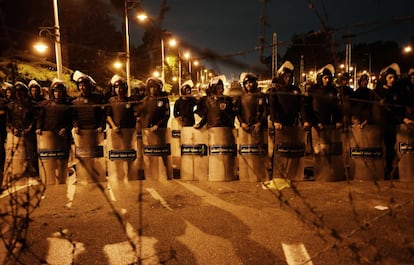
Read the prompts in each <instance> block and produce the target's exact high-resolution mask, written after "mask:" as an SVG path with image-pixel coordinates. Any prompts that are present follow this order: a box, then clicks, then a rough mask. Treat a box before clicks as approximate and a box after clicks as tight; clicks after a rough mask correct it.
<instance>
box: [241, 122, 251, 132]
mask: <svg viewBox="0 0 414 265" xmlns="http://www.w3.org/2000/svg"><path fill="white" fill-rule="evenodd" d="M241 127H242V129H243V130H245V131H246V132H248V131H250V127H249V125H248V124H247V123H245V122H242V124H241Z"/></svg>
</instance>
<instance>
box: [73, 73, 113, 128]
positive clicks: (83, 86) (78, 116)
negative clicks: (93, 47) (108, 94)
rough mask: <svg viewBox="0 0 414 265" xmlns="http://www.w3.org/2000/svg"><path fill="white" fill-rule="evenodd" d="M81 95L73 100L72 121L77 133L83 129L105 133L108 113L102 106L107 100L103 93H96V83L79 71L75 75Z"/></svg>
mask: <svg viewBox="0 0 414 265" xmlns="http://www.w3.org/2000/svg"><path fill="white" fill-rule="evenodd" d="M73 79H74V81H75V82H76V84H77V88H78V90H79V91H80V95H79V96H78V97H76V98H75V99H73V101H72V104H73V105H74V108H73V113H72V120H73V127H74V129H75V133H77V134H78V133H79V130H81V129H95V130H96V132H98V133H100V132H103V130H104V129H105V124H106V111H105V108H104V106H103V105H102V104H104V103H105V98H104V96H103V95H102V94H101V93H97V92H95V91H94V87H95V82H94V80H93V79H92V78H91V77H90V76H87V75H85V74H83V73H81V72H79V71H76V72H75V73H74V75H73Z"/></svg>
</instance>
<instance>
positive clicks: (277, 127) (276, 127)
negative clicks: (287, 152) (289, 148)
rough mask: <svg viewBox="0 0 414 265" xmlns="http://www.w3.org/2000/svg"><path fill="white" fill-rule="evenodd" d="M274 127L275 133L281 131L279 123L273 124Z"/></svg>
mask: <svg viewBox="0 0 414 265" xmlns="http://www.w3.org/2000/svg"><path fill="white" fill-rule="evenodd" d="M274 126H275V129H276V130H277V131H280V130H282V124H281V123H278V122H275V123H274Z"/></svg>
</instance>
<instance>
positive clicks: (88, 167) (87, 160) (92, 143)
mask: <svg viewBox="0 0 414 265" xmlns="http://www.w3.org/2000/svg"><path fill="white" fill-rule="evenodd" d="M72 135H73V140H74V142H75V154H74V162H75V164H76V176H77V177H78V182H79V183H82V184H86V183H88V182H89V183H92V182H104V181H106V161H105V157H104V133H103V132H102V133H97V132H96V131H95V130H94V129H81V130H80V132H79V134H76V133H75V132H74V130H73V132H72Z"/></svg>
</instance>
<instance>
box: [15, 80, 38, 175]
mask: <svg viewBox="0 0 414 265" xmlns="http://www.w3.org/2000/svg"><path fill="white" fill-rule="evenodd" d="M15 89H16V98H15V99H14V100H12V101H11V102H10V103H9V104H8V108H7V109H8V110H7V128H8V130H9V131H11V132H12V133H13V134H14V135H15V136H18V137H24V142H25V152H26V158H25V159H26V162H27V167H26V173H28V174H30V175H32V176H38V172H39V167H38V162H37V146H36V134H35V111H34V109H33V104H32V101H31V100H30V97H29V94H28V88H27V86H26V85H25V84H23V83H21V82H17V83H16V84H15Z"/></svg>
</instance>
